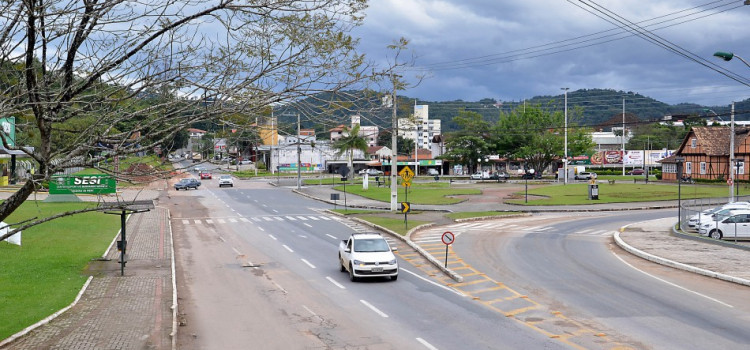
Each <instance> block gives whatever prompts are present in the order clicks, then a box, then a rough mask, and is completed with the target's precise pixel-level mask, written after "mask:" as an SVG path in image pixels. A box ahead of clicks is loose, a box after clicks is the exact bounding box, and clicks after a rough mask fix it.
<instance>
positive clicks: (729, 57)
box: [714, 1, 750, 67]
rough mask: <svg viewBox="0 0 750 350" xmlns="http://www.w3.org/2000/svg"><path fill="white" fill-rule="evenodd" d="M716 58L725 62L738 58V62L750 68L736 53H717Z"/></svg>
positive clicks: (749, 64) (715, 53)
mask: <svg viewBox="0 0 750 350" xmlns="http://www.w3.org/2000/svg"><path fill="white" fill-rule="evenodd" d="M748 3H750V2H748V1H746V2H745V5H747V4H748ZM714 56H716V57H719V58H721V59H723V60H724V61H731V60H732V58H735V57H737V59H738V60H740V61H742V63H744V64H745V65H746V66H748V67H750V63H747V61H745V60H744V59H742V57H740V56H738V55H736V54H734V53H731V52H723V51H716V52H714Z"/></svg>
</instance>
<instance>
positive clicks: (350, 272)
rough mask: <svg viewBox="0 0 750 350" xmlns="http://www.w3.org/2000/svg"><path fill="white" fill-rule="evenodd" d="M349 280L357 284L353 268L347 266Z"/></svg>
mask: <svg viewBox="0 0 750 350" xmlns="http://www.w3.org/2000/svg"><path fill="white" fill-rule="evenodd" d="M349 280H350V281H352V282H357V277H355V276H354V266H352V264H349Z"/></svg>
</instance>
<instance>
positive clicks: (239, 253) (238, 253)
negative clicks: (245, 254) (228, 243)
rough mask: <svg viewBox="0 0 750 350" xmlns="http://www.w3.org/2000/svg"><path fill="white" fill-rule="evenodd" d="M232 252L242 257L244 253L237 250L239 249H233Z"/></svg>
mask: <svg viewBox="0 0 750 350" xmlns="http://www.w3.org/2000/svg"><path fill="white" fill-rule="evenodd" d="M232 250H233V251H234V253H235V254H237V255H242V253H241V252H240V251H239V250H237V248H235V247H232Z"/></svg>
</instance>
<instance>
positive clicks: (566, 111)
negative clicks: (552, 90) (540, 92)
mask: <svg viewBox="0 0 750 350" xmlns="http://www.w3.org/2000/svg"><path fill="white" fill-rule="evenodd" d="M562 90H563V91H565V158H563V172H565V177H564V179H565V180H564V182H563V184H565V185H567V184H568V88H566V87H564V88H562ZM523 109H524V112H525V111H526V100H524V101H523ZM558 181H559V179H558Z"/></svg>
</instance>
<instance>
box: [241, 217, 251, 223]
mask: <svg viewBox="0 0 750 350" xmlns="http://www.w3.org/2000/svg"><path fill="white" fill-rule="evenodd" d="M240 221H242V222H250V220H248V219H247V218H240Z"/></svg>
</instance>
